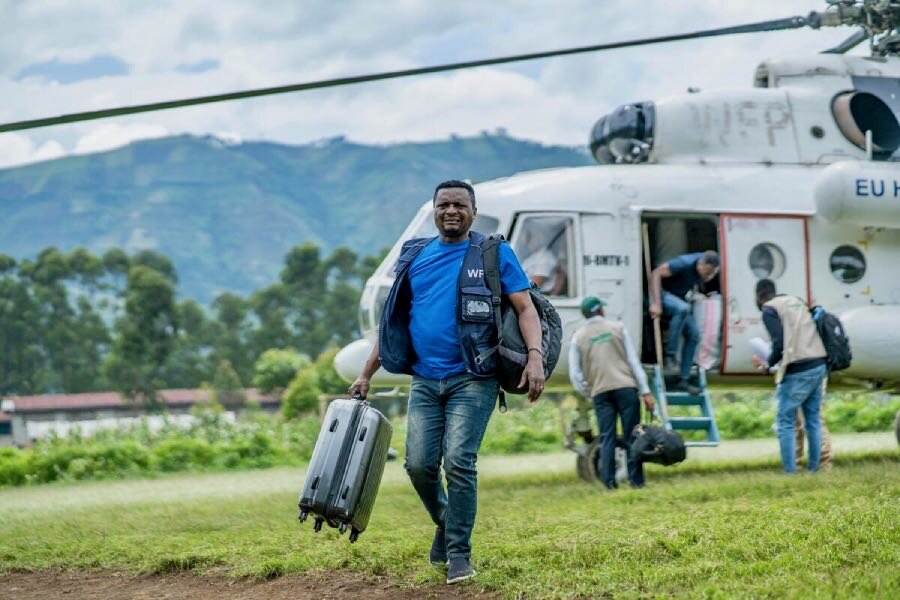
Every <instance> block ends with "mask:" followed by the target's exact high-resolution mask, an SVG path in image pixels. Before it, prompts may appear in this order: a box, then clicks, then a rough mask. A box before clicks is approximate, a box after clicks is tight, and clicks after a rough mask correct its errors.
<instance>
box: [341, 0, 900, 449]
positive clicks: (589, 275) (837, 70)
mask: <svg viewBox="0 0 900 600" xmlns="http://www.w3.org/2000/svg"><path fill="white" fill-rule="evenodd" d="M831 4H833V6H832V7H831V8H830V9H829V11H827V12H824V13H819V14H818V18H819V19H820V24H823V25H824V24H839V23H842V24H848V23H855V24H863V25H865V27H864V28H863V29H862V30H861V32H858V33H857V34H854V35H853V36H851V38H850V39H848V40H847V41H846V42H845V43H843V44H841V46H839V47H838V48H835V49H832V50H831V51H828V52H826V53H822V54H817V55H813V56H810V57H808V58H802V59H793V58H792V59H775V60H767V61H764V62H763V63H761V64H760V65H759V66H758V68H757V69H756V72H755V74H754V76H753V83H754V87H753V89H746V90H739V91H709V92H694V93H688V94H686V95H683V96H676V97H671V98H664V99H660V100H657V101H655V102H640V103H635V104H627V105H623V106H621V107H619V108H617V109H616V110H615V111H613V112H612V113H610V114H609V115H607V116H605V117H603V118H601V119H600V120H599V121H598V122H597V124H596V125H595V126H594V128H593V130H592V131H591V138H590V147H591V150H592V153H593V155H594V157H595V158H596V160H597V162H598V163H600V166H592V167H578V168H563V169H547V170H540V171H534V172H529V173H522V174H518V175H515V176H512V177H508V178H504V179H499V180H496V181H490V182H485V183H481V184H478V185H476V186H475V189H476V196H477V199H478V216H477V218H476V221H475V224H474V228H475V229H476V230H478V231H480V232H482V233H485V234H488V233H494V232H499V233H502V234H503V235H505V236H506V237H507V239H508V240H509V241H510V243H511V244H512V246H513V248H514V249H515V250H516V252H517V254H518V256H519V258H520V259H522V260H527V257H528V255H529V253H530V252H533V251H535V250H538V249H539V248H538V247H540V248H541V249H543V250H544V251H546V250H549V251H550V252H552V253H553V254H554V255H555V256H556V257H557V261H558V267H557V270H556V272H555V273H554V278H555V280H556V281H555V282H554V286H553V289H552V290H551V291H550V292H549V293H550V298H551V301H552V302H553V304H554V305H555V306H556V308H557V310H558V311H559V313H560V316H561V318H562V321H563V324H564V327H565V335H566V337H565V339H564V341H563V345H564V346H563V347H564V348H565V347H567V346H566V344H567V342H568V339H569V338H570V336H571V335H572V333H573V332H574V331H575V329H577V327H578V326H579V325H580V324H581V323H582V322H583V320H582V317H581V314H580V312H579V303H580V301H581V299H583V298H584V297H585V296H587V295H596V296H599V297H601V298H602V299H604V300H605V301H606V302H607V308H606V314H607V317H609V318H613V319H617V320H620V321H622V322H624V323H625V325H626V327H627V328H628V329H629V330H630V331H631V332H632V336H633V337H634V338H636V343H637V344H638V345H639V347H640V346H643V349H644V356H645V357H648V356H651V357H652V351H651V352H648V348H652V346H650V345H649V344H648V342H651V343H652V339H650V340H648V339H647V338H648V337H650V336H647V335H645V332H646V331H648V328H647V327H646V325H647V323H648V317H647V315H646V283H645V282H646V279H645V273H646V271H645V267H646V260H645V257H644V251H643V249H642V237H643V236H642V230H643V229H644V228H645V227H646V230H648V231H649V233H650V235H649V238H650V244H649V261H650V263H651V264H652V265H653V266H656V265H658V264H661V263H663V262H665V261H667V260H668V259H670V258H672V257H674V256H675V255H678V254H681V253H684V252H698V251H704V250H717V251H718V252H719V254H720V257H721V270H720V274H719V276H718V281H714V282H713V287H714V289H716V291H718V292H719V294H718V296H717V297H718V300H717V303H718V307H717V308H718V310H717V311H715V313H716V315H717V316H718V315H720V318H717V319H715V320H714V322H713V326H714V328H715V332H714V339H715V344H716V347H715V348H714V352H713V354H714V355H717V356H718V360H716V361H714V363H715V364H714V366H713V369H711V370H710V371H709V374H710V375H711V376H713V377H717V378H743V379H746V378H748V377H759V376H760V375H759V374H758V373H757V372H756V371H754V370H753V368H752V367H751V355H752V349H751V344H750V340H751V339H752V338H754V337H757V336H760V337H764V336H765V329H764V327H763V324H762V320H761V315H760V312H759V310H758V309H757V307H756V304H755V296H754V286H755V283H756V281H758V280H759V279H761V278H764V277H765V278H770V279H773V280H774V281H775V282H776V284H777V286H778V289H779V291H780V292H784V293H789V294H794V295H797V296H799V297H801V298H804V299H806V300H807V302H809V303H810V305H813V304H821V305H824V306H825V307H826V308H827V309H828V310H829V311H831V312H834V313H836V314H838V315H839V316H840V318H841V320H842V322H843V324H844V326H845V328H846V330H847V333H848V335H849V338H850V340H851V343H852V349H853V364H852V366H851V367H850V369H848V370H846V371H843V372H842V376H843V377H847V378H853V379H856V380H862V381H865V382H868V383H870V384H872V385H875V386H878V385H881V384H883V383H884V382H887V381H896V380H900V326H898V325H897V324H898V323H900V277H898V275H900V267H898V266H897V260H898V259H900V162H898V160H900V152H898V148H900V57H898V51H900V35H898V33H897V28H898V26H900V3H897V2H879V1H874V0H865V1H858V2H833V3H831ZM814 14H815V13H814ZM811 17H812V15H811ZM875 17H877V18H875ZM873 22H877V23H878V24H879V26H878V28H873V27H872V26H871V24H872V23H873ZM866 23H868V25H866ZM867 38H869V39H871V40H872V50H873V52H872V56H870V57H859V56H846V55H844V54H843V52H845V51H846V50H847V49H849V48H852V47H853V46H855V45H856V44H858V43H859V42H861V41H862V40H864V39H867ZM431 210H432V207H431V200H430V199H429V200H427V201H426V202H424V203H423V205H422V207H421V209H420V210H419V212H418V213H417V214H416V216H415V217H414V218H413V220H412V222H411V223H410V224H409V226H408V227H407V229H406V230H405V231H404V232H403V235H402V236H401V237H400V239H399V240H398V241H397V243H396V244H395V245H394V247H393V248H392V249H391V251H390V252H389V253H388V255H387V256H386V258H385V259H384V261H383V262H382V264H381V265H380V266H379V267H378V269H377V270H376V271H375V273H374V274H373V276H372V277H371V278H370V279H369V281H368V282H367V283H366V286H365V290H364V292H363V294H362V298H361V301H360V325H361V330H362V332H363V337H362V339H359V340H357V341H355V342H353V343H351V344H349V345H348V346H346V347H344V348H343V349H342V350H341V351H340V352H339V354H338V355H337V357H336V358H335V367H336V368H337V370H338V372H339V373H340V374H341V375H342V376H344V377H346V378H348V379H349V380H352V379H353V378H355V377H356V375H357V374H358V373H359V372H360V369H361V366H362V364H363V361H364V360H365V358H366V357H367V356H368V354H369V352H370V349H371V347H372V342H373V340H374V338H375V336H376V332H377V328H378V323H379V319H380V316H381V309H382V305H383V303H384V300H385V298H386V296H387V293H388V290H389V289H390V286H391V284H392V281H393V267H394V264H395V261H396V260H397V256H398V253H399V250H400V246H401V244H402V242H403V240H405V239H408V238H411V237H420V236H430V235H435V234H436V230H435V227H434V224H433V222H432V216H431ZM713 297H714V298H715V297H716V296H713ZM708 323H709V322H708ZM645 362H652V359H646V358H645ZM406 383H407V379H406V378H405V376H397V375H392V374H390V373H387V372H384V371H383V370H381V371H379V372H378V373H376V375H375V377H374V378H373V381H372V384H373V385H375V386H398V385H404V384H406ZM549 383H550V384H555V385H557V386H568V378H567V365H566V353H565V352H563V355H562V356H561V357H560V363H559V364H558V366H557V367H556V370H555V372H554V374H553V376H552V377H551V379H550V381H549ZM898 427H900V425H898ZM898 440H900V429H898Z"/></svg>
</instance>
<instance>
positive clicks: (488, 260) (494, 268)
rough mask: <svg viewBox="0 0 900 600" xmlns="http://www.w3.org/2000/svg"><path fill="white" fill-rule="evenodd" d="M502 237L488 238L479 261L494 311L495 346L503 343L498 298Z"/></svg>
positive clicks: (496, 235) (482, 247)
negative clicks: (482, 266) (482, 267)
mask: <svg viewBox="0 0 900 600" xmlns="http://www.w3.org/2000/svg"><path fill="white" fill-rule="evenodd" d="M501 243H503V236H502V235H500V234H494V235H491V236H490V237H488V238H487V239H486V240H485V241H484V243H483V244H482V245H481V260H482V262H483V263H484V282H485V283H486V284H487V286H488V289H489V290H491V306H492V307H493V309H494V325H495V326H496V327H497V344H498V345H499V344H500V342H502V341H503V327H501V324H502V320H501V316H500V297H501V294H502V287H501V285H500V244H501Z"/></svg>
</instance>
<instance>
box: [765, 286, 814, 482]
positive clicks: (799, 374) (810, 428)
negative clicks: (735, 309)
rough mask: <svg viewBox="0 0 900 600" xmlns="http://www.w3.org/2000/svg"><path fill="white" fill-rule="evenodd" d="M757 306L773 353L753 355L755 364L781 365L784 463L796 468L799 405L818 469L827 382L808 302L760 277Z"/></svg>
mask: <svg viewBox="0 0 900 600" xmlns="http://www.w3.org/2000/svg"><path fill="white" fill-rule="evenodd" d="M756 305H757V306H758V307H759V308H760V310H762V319H763V324H764V325H765V326H766V330H767V331H768V332H769V336H770V337H771V338H772V354H771V355H769V358H768V360H766V361H764V360H762V359H760V358H759V357H758V356H755V355H754V356H753V365H754V366H755V367H756V368H757V369H760V370H768V368H769V365H775V364H778V365H779V367H778V370H777V371H776V373H775V383H776V385H777V387H776V389H775V396H776V398H777V399H778V409H777V416H776V424H777V428H778V444H779V446H780V449H781V465H782V467H783V468H784V471H785V473H796V472H797V459H796V457H795V455H794V454H795V451H796V440H795V437H794V428H795V423H794V421H795V419H796V415H797V410H798V409H800V410H801V411H802V412H803V420H804V428H805V429H806V437H807V439H808V440H809V460H808V461H807V468H808V469H809V471H811V472H814V471H818V470H819V460H820V456H821V451H822V429H821V410H822V384H823V383H824V381H825V377H826V375H827V371H826V367H825V356H826V353H825V346H824V345H822V339H821V338H820V337H819V331H818V330H817V329H816V324H815V322H814V321H813V320H812V317H811V316H810V314H809V307H808V306H807V305H806V302H804V301H803V300H801V299H800V298H797V297H795V296H788V295H784V294H781V295H778V294H776V290H775V283H774V282H773V281H772V280H770V279H760V280H759V281H758V282H757V283H756Z"/></svg>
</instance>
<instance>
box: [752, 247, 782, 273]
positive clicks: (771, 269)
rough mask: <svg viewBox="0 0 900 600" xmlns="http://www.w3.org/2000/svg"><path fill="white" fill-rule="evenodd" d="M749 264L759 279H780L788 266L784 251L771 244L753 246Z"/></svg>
mask: <svg viewBox="0 0 900 600" xmlns="http://www.w3.org/2000/svg"><path fill="white" fill-rule="evenodd" d="M747 262H748V263H749V264H750V270H751V271H753V275H754V276H755V277H756V278H757V279H778V278H779V277H781V276H782V275H784V268H785V266H787V259H786V258H785V256H784V251H783V250H782V249H781V248H779V247H778V246H777V245H775V244H772V243H771V242H763V243H762V244H757V245H755V246H753V249H752V250H750V256H749V257H748V258H747Z"/></svg>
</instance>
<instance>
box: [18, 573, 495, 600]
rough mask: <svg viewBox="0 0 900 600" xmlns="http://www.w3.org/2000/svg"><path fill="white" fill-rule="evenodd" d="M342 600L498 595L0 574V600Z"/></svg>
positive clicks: (383, 585)
mask: <svg viewBox="0 0 900 600" xmlns="http://www.w3.org/2000/svg"><path fill="white" fill-rule="evenodd" d="M58 598H65V599H67V600H75V599H78V600H81V599H85V600H118V599H122V600H125V599H129V600H151V599H152V600H163V599H165V600H169V599H171V600H176V599H178V600H180V599H181V598H191V599H196V600H282V599H283V600H337V599H341V600H345V599H347V598H364V599H365V600H384V599H387V598H392V599H393V598H398V599H400V600H413V599H419V598H432V599H443V598H478V599H479V600H495V599H499V598H500V596H498V595H496V594H490V593H487V592H482V591H481V589H480V588H479V587H478V584H477V583H476V582H472V583H468V584H466V585H461V586H446V585H429V586H423V587H416V588H401V587H397V586H396V585H395V584H393V583H391V582H390V581H389V580H387V579H382V578H376V577H363V576H361V575H359V574H354V573H349V572H341V573H331V574H327V573H316V574H314V575H307V576H302V577H301V576H287V577H279V578H277V579H272V580H269V581H251V580H247V579H237V580H235V579H228V578H226V577H221V576H213V577H204V576H199V575H191V574H176V575H128V574H116V573H72V572H57V571H39V572H31V573H9V574H7V575H0V599H3V600H6V599H10V600H12V599H15V600H38V599H41V600H55V599H58Z"/></svg>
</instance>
